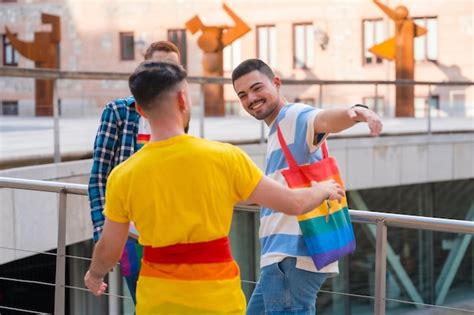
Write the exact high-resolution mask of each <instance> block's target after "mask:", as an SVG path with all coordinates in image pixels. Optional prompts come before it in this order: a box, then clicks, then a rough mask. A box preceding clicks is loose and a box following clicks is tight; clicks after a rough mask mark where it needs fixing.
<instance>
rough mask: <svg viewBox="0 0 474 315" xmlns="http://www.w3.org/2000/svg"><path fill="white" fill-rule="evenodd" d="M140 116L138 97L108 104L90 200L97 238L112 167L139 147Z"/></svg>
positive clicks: (99, 136) (96, 152) (96, 150)
mask: <svg viewBox="0 0 474 315" xmlns="http://www.w3.org/2000/svg"><path fill="white" fill-rule="evenodd" d="M139 119H140V115H139V114H138V112H137V111H136V110H135V99H134V98H133V97H132V96H130V97H128V98H119V99H116V100H114V101H112V102H110V103H108V104H107V105H106V106H105V109H104V111H103V113H102V117H101V119H100V126H99V130H98V131H97V135H96V138H95V141H94V153H93V156H92V159H93V164H92V170H91V174H90V179H89V203H90V207H91V218H92V223H93V226H94V241H97V240H98V239H99V237H100V234H101V233H102V229H103V225H104V221H105V218H104V215H103V214H102V211H103V210H104V203H105V186H106V183H107V178H108V176H109V174H110V172H111V171H112V169H113V168H114V167H115V166H117V165H118V164H120V163H122V162H123V161H125V160H126V159H127V158H129V157H130V156H131V155H132V154H133V153H134V152H135V151H136V150H137V149H138V145H137V133H138V124H139Z"/></svg>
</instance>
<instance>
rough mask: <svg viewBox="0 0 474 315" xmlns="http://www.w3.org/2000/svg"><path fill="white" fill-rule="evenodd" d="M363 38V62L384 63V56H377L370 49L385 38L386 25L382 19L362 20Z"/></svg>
mask: <svg viewBox="0 0 474 315" xmlns="http://www.w3.org/2000/svg"><path fill="white" fill-rule="evenodd" d="M362 38H363V41H364V43H363V46H362V47H363V49H364V51H363V53H362V55H363V61H362V62H363V64H377V63H382V58H379V57H377V56H375V55H374V54H373V53H371V52H370V51H369V48H371V47H372V46H374V45H376V44H380V43H381V42H383V41H384V40H385V38H384V27H383V20H382V19H374V20H363V21H362Z"/></svg>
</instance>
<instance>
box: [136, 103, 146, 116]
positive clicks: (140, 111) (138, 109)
mask: <svg viewBox="0 0 474 315" xmlns="http://www.w3.org/2000/svg"><path fill="white" fill-rule="evenodd" d="M135 108H136V109H137V112H138V113H139V114H140V116H142V117H144V118H148V117H147V116H146V114H145V112H144V111H143V109H142V108H141V107H140V105H138V103H135Z"/></svg>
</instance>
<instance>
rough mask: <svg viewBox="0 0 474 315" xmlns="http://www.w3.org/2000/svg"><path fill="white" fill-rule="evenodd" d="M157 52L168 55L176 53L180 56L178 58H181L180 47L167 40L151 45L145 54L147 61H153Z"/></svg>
mask: <svg viewBox="0 0 474 315" xmlns="http://www.w3.org/2000/svg"><path fill="white" fill-rule="evenodd" d="M155 51H164V52H167V53H170V52H175V53H177V54H178V57H179V58H181V54H180V53H179V49H178V47H176V45H175V44H173V43H172V42H169V41H166V40H160V41H158V42H154V43H151V45H150V46H149V47H148V48H147V50H146V52H145V60H149V59H151V57H152V56H153V53H154V52H155Z"/></svg>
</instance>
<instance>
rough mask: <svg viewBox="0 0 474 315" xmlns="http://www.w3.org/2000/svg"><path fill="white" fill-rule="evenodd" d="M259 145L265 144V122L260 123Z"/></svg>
mask: <svg viewBox="0 0 474 315" xmlns="http://www.w3.org/2000/svg"><path fill="white" fill-rule="evenodd" d="M260 143H265V122H264V121H263V120H262V121H261V122H260Z"/></svg>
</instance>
